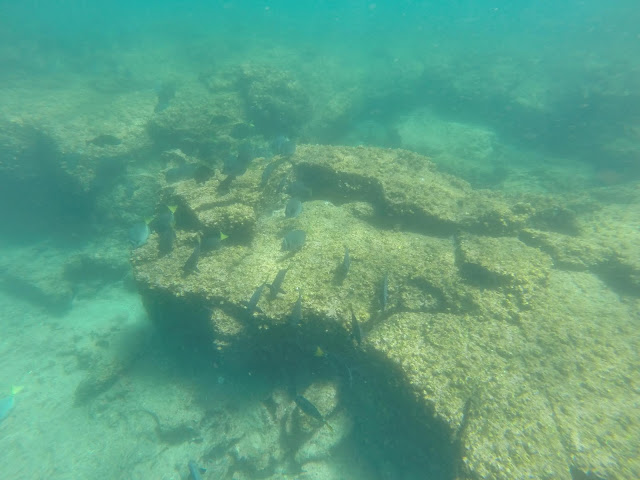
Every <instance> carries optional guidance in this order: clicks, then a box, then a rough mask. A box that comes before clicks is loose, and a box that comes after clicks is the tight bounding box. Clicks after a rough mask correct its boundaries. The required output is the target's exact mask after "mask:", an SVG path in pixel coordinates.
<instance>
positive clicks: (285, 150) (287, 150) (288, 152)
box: [271, 135, 296, 157]
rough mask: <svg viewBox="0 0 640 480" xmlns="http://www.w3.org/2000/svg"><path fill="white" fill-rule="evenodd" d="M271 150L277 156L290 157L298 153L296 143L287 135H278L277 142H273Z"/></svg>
mask: <svg viewBox="0 0 640 480" xmlns="http://www.w3.org/2000/svg"><path fill="white" fill-rule="evenodd" d="M271 150H272V151H273V153H274V154H275V155H282V156H283V157H290V156H292V155H293V154H294V153H296V142H294V141H293V140H291V139H289V137H287V136H285V135H278V136H277V137H276V138H275V140H274V141H273V142H271Z"/></svg>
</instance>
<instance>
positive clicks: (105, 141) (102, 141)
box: [87, 135, 122, 147]
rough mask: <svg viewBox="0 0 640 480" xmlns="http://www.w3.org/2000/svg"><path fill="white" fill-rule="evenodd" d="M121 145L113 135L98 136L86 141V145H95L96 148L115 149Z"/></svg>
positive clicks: (120, 141)
mask: <svg viewBox="0 0 640 480" xmlns="http://www.w3.org/2000/svg"><path fill="white" fill-rule="evenodd" d="M121 143H122V140H120V139H119V138H118V137H114V136H113V135H98V136H97V137H95V138H92V139H91V140H87V145H95V146H96V147H115V146H116V145H120V144H121Z"/></svg>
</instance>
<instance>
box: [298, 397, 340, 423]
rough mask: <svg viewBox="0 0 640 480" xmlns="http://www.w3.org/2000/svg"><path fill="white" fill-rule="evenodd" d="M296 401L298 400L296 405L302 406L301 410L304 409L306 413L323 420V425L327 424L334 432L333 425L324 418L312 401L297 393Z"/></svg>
mask: <svg viewBox="0 0 640 480" xmlns="http://www.w3.org/2000/svg"><path fill="white" fill-rule="evenodd" d="M295 402H296V405H298V407H299V408H300V410H302V411H303V412H304V413H306V414H307V415H309V416H310V417H313V418H315V419H316V420H318V421H320V422H322V424H323V425H326V426H327V428H328V429H329V430H331V431H332V432H333V428H332V427H331V425H329V424H328V423H327V421H326V420H325V419H324V417H323V416H322V414H321V413H320V412H319V411H318V409H317V408H316V406H315V405H314V404H313V403H311V402H310V401H309V400H307V399H306V398H305V397H303V396H302V395H296V398H295Z"/></svg>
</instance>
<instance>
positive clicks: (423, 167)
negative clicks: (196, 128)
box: [132, 145, 640, 479]
mask: <svg viewBox="0 0 640 480" xmlns="http://www.w3.org/2000/svg"><path fill="white" fill-rule="evenodd" d="M267 163H268V162H267V160H264V159H258V160H257V161H256V162H255V164H254V165H253V166H252V167H251V168H250V169H249V170H248V171H247V173H246V174H244V175H243V176H241V177H239V178H237V179H235V180H234V181H233V182H232V183H231V186H230V187H229V186H228V185H226V184H225V183H224V182H225V179H224V176H222V175H221V174H216V175H215V176H214V177H213V178H211V179H210V180H208V181H207V182H204V183H200V184H197V183H196V182H195V181H193V180H188V181H184V182H180V183H177V184H174V185H171V186H168V187H166V188H165V190H164V191H163V195H164V197H163V198H164V201H165V202H166V204H176V205H178V208H177V210H176V213H175V215H176V223H177V241H176V244H175V248H174V250H173V251H172V252H171V253H169V254H161V253H159V249H158V238H157V236H156V235H155V234H154V235H152V237H151V238H150V241H149V242H148V243H147V244H146V245H145V246H143V247H142V248H140V249H138V250H135V251H134V252H133V255H132V262H133V265H134V272H135V278H136V280H137V282H138V284H139V286H140V290H141V292H142V294H143V296H144V298H145V301H146V303H147V306H148V309H149V311H150V313H151V315H152V318H153V319H155V320H156V321H157V322H158V323H159V324H160V325H162V326H163V328H167V329H170V330H171V331H174V332H180V333H182V334H185V335H186V334H188V333H189V332H191V333H192V332H197V336H198V338H199V339H201V340H202V339H204V343H205V344H207V345H209V346H210V347H211V351H212V352H215V354H216V355H219V356H220V357H221V358H222V359H225V358H227V359H229V361H235V360H238V359H240V361H248V360H247V358H244V359H243V358H242V357H243V355H244V356H247V357H250V356H252V355H253V354H254V353H255V352H256V351H260V352H263V353H264V352H267V354H266V357H264V356H263V357H261V359H262V361H265V358H267V359H268V360H266V361H267V363H268V362H274V365H276V364H277V365H282V363H279V360H277V358H278V357H279V355H280V354H282V353H283V352H288V353H287V354H288V355H291V351H292V347H291V345H292V344H295V345H296V347H293V348H294V350H295V351H296V355H299V356H300V357H301V358H307V357H311V356H313V355H314V353H313V352H314V349H316V348H317V347H318V346H321V348H322V351H323V352H324V354H325V355H329V354H332V355H336V356H337V358H341V359H344V361H345V363H346V364H347V366H348V367H349V366H353V365H354V364H357V365H358V366H359V367H358V368H359V369H360V371H362V372H367V374H369V375H374V376H375V378H376V379H377V380H376V384H382V383H384V384H385V385H386V386H387V391H390V392H393V393H392V394H393V395H396V396H397V397H401V398H400V399H399V400H398V401H406V402H409V404H410V405H412V408H411V409H408V410H407V412H409V411H413V412H414V415H415V416H416V417H415V418H416V421H419V422H421V423H422V424H423V425H424V427H425V428H424V431H425V432H432V433H433V432H437V435H439V436H441V437H443V438H441V440H442V442H444V444H448V445H450V446H451V449H450V450H447V451H448V452H450V453H451V455H453V457H454V459H453V461H454V463H455V465H456V469H457V470H456V472H457V476H458V477H459V478H495V479H516V478H523V479H524V478H532V477H535V478H566V479H571V478H576V475H580V472H582V474H584V475H587V474H589V475H596V476H597V477H600V478H633V477H635V476H637V475H638V473H639V472H640V465H639V464H638V463H637V462H636V461H635V458H636V456H635V455H634V454H633V453H632V452H633V451H634V450H637V448H638V445H637V435H634V432H637V428H638V422H639V420H640V419H639V418H638V415H637V414H636V413H634V412H635V409H634V408H633V405H634V402H635V396H636V395H637V391H636V386H637V383H638V380H639V379H638V373H637V372H638V371H639V369H638V359H637V355H636V352H637V348H638V337H637V334H636V333H634V328H633V322H634V321H636V320H637V312H638V295H637V291H638V290H637V278H638V275H639V272H640V265H639V264H638V263H637V261H636V260H635V259H634V258H633V256H632V255H629V254H628V249H629V245H630V244H631V243H633V242H637V241H638V237H639V233H638V231H637V229H629V228H627V225H626V223H625V222H617V221H616V217H615V216H612V215H607V219H608V220H607V229H606V233H603V232H601V233H597V232H598V231H599V230H600V227H598V226H599V225H601V222H600V219H599V218H600V215H601V214H602V211H601V213H597V212H596V210H598V209H596V210H593V209H592V210H591V213H589V214H584V215H580V214H576V213H573V214H571V213H567V211H564V210H563V209H562V206H561V205H558V206H557V207H556V208H550V207H549V205H548V201H540V202H539V203H536V202H535V201H522V199H520V200H519V201H513V200H510V199H508V198H503V197H501V196H499V195H497V194H495V193H489V192H485V191H479V190H474V189H472V188H471V187H470V186H469V185H468V184H466V183H465V182H464V181H461V180H459V179H456V178H454V177H451V176H448V175H445V174H442V173H440V172H438V170H437V169H436V168H435V167H434V166H433V164H431V163H430V162H429V160H428V159H426V158H424V157H421V156H419V155H417V154H413V153H410V152H406V151H402V150H380V149H372V148H363V147H360V148H344V147H326V146H312V145H304V146H300V147H299V148H298V150H297V152H296V153H295V155H294V156H293V157H292V158H291V159H290V160H289V161H286V162H283V163H281V164H280V165H279V166H278V168H276V169H275V170H274V172H273V173H272V174H271V176H270V177H269V179H268V181H267V182H266V183H265V182H262V185H261V180H262V173H263V170H264V168H266V165H267ZM295 179H297V180H301V181H304V182H306V184H307V185H308V186H309V187H310V188H311V190H312V192H313V193H312V196H311V198H310V199H309V200H308V201H305V202H304V206H303V212H302V214H301V215H300V216H299V217H297V218H285V216H284V213H283V211H282V210H283V207H284V203H285V202H286V199H287V198H288V197H287V195H286V194H285V193H284V192H285V191H286V185H287V184H289V183H290V182H292V181H294V180H295ZM221 185H223V186H224V188H221ZM282 185H285V187H284V188H282V189H280V187H281V186H282ZM529 200H531V199H529ZM558 212H561V214H562V215H565V216H568V217H570V220H571V223H572V228H570V229H569V230H570V231H569V232H567V231H564V232H563V233H559V231H558V230H562V228H554V226H557V225H558V222H555V221H554V215H558V214H559V213H558ZM560 223H561V224H564V223H566V222H560ZM292 229H302V230H304V231H305V232H306V234H307V239H306V243H305V245H304V246H303V248H302V249H301V250H300V251H298V252H295V253H291V252H284V251H282V249H281V243H282V238H283V235H284V234H285V233H286V232H287V231H290V230H292ZM219 231H222V232H224V233H225V234H227V235H228V236H229V238H227V239H226V240H224V241H223V244H222V246H221V248H219V249H218V250H215V251H213V252H210V253H206V254H203V255H202V256H201V258H200V260H199V264H198V269H199V271H198V272H194V273H191V274H185V272H184V271H183V265H184V264H185V262H186V261H187V259H188V257H189V256H190V254H191V252H192V250H193V247H194V244H195V242H196V241H197V238H198V237H200V236H202V235H205V234H206V233H207V232H219ZM345 247H348V248H349V251H350V256H351V266H350V269H349V272H348V274H347V276H346V278H344V279H341V278H339V277H338V276H337V275H336V272H337V269H338V266H339V264H340V262H341V261H342V257H343V255H344V248H345ZM283 268H288V269H289V270H288V272H287V276H286V279H285V282H284V284H283V289H284V293H281V294H280V295H278V296H275V297H273V298H270V297H269V295H268V294H267V290H266V289H265V291H264V294H263V296H262V297H261V299H260V301H259V302H258V307H259V308H260V311H259V312H255V313H251V314H248V313H247V311H246V307H245V302H247V301H248V300H249V298H250V297H251V295H252V294H253V292H254V291H255V290H256V289H257V288H258V287H259V286H260V285H262V284H264V283H270V282H271V281H272V280H273V278H274V277H275V275H276V273H277V272H278V271H279V270H280V269H283ZM385 276H386V278H387V280H388V281H387V283H388V290H387V293H388V303H386V304H385V302H384V301H383V300H382V288H383V287H382V284H383V278H385ZM621 286H623V287H621ZM299 294H300V295H301V298H302V319H301V321H300V323H299V324H298V325H292V323H291V321H290V319H291V314H292V310H293V308H294V304H295V303H296V300H297V299H298V296H299ZM351 309H353V312H354V314H355V316H356V317H357V318H358V319H359V321H360V323H361V325H362V328H363V332H364V339H363V341H362V344H361V345H360V346H357V345H355V346H354V343H353V341H352V340H351V337H352V336H353V335H352V334H353V324H352V321H351V313H350V311H351ZM293 339H295V341H294V340H293ZM248 345H250V346H251V349H247V348H246V347H247V346H248ZM298 350H299V351H298ZM322 354H323V353H321V354H320V355H322ZM232 359H233V360H232ZM305 362H306V360H305ZM284 364H285V365H286V362H284ZM284 368H286V367H284ZM309 388H317V387H314V384H313V383H312V384H311V386H310V387H309ZM329 398H333V397H332V396H331V395H330V396H329ZM379 413H380V415H382V416H384V415H401V413H399V412H394V413H389V412H386V413H385V412H384V411H381V412H379ZM345 421H347V420H345ZM339 424H340V422H339ZM433 434H434V435H436V433H433ZM427 436H428V435H427ZM425 438H427V437H425ZM298 455H299V456H304V454H303V453H302V452H298ZM301 458H302V457H301ZM300 462H301V463H303V462H304V460H302V459H300Z"/></svg>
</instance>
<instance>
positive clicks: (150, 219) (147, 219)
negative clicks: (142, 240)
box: [144, 217, 153, 225]
mask: <svg viewBox="0 0 640 480" xmlns="http://www.w3.org/2000/svg"><path fill="white" fill-rule="evenodd" d="M151 222H153V217H145V219H144V223H146V224H147V225H149V224H150V223H151Z"/></svg>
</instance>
